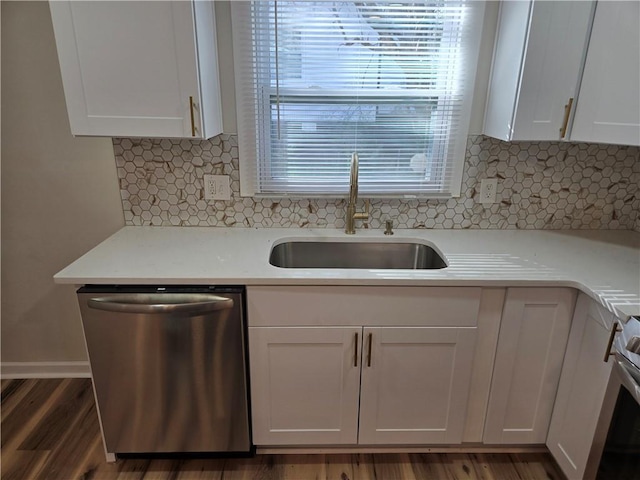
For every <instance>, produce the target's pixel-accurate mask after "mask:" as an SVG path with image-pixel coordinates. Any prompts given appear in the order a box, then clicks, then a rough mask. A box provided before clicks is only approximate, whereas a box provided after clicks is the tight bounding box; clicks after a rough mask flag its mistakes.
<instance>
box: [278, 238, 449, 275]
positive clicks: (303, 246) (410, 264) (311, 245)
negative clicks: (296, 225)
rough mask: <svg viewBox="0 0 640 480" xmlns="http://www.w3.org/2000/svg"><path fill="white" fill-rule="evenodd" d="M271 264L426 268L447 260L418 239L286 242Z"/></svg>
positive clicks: (438, 266)
mask: <svg viewBox="0 0 640 480" xmlns="http://www.w3.org/2000/svg"><path fill="white" fill-rule="evenodd" d="M269 263H270V264H271V265H274V266H276V267H282V268H360V269H374V270H375V269H403V270H425V269H427V270H428V269H438V268H445V267H446V266H447V263H446V262H445V261H444V259H443V258H442V257H441V256H440V255H438V252H436V251H435V250H434V249H433V248H431V247H430V246H428V245H423V244H421V243H414V242H396V243H391V242H301V241H291V242H284V243H280V244H278V245H276V246H274V247H273V248H272V249H271V255H270V256H269Z"/></svg>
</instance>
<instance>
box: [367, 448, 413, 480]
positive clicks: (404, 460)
mask: <svg viewBox="0 0 640 480" xmlns="http://www.w3.org/2000/svg"><path fill="white" fill-rule="evenodd" d="M373 466H374V467H373V468H374V476H375V478H378V479H383V478H390V479H391V478H398V479H400V478H401V479H406V480H416V477H415V473H414V472H413V467H412V466H411V461H410V460H409V455H408V454H388V453H383V454H376V455H374V456H373Z"/></svg>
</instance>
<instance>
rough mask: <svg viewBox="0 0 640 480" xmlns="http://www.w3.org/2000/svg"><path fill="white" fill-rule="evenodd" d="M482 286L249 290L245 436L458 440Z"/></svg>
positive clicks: (262, 441) (301, 440)
mask: <svg viewBox="0 0 640 480" xmlns="http://www.w3.org/2000/svg"><path fill="white" fill-rule="evenodd" d="M481 294H482V291H481V289H479V288H450V289H445V288H428V289H425V288H414V287H406V288H393V287H392V288H388V287H264V288H259V287H253V288H251V289H248V291H247V304H248V319H249V349H250V377H251V402H252V417H253V437H254V443H255V444H256V445H258V446H270V445H271V446H278V445H280V446H282V445H394V444H404V445H412V444H413V445H415V444H456V443H461V442H462V441H463V433H464V429H465V421H466V418H467V405H468V399H469V391H470V388H471V387H470V386H471V384H472V382H471V373H472V370H473V367H474V351H475V343H476V336H477V333H476V332H477V330H478V328H477V323H478V316H479V311H480V303H481ZM394 299H395V300H396V303H394V302H393V300H394ZM485 305H486V303H485ZM486 310H490V308H485V307H483V312H484V311H486ZM484 315H485V316H486V317H489V316H490V314H488V313H487V314H484ZM318 323H320V324H322V325H323V326H319V327H318V326H313V325H314V324H318ZM331 323H333V325H327V324H331ZM403 323H404V326H402V324H403ZM420 324H422V325H420ZM289 325H290V326H289ZM336 325H337V326H336ZM390 325H394V326H390ZM395 325H400V326H395ZM487 357H489V358H491V356H490V355H487ZM479 363H483V361H479Z"/></svg>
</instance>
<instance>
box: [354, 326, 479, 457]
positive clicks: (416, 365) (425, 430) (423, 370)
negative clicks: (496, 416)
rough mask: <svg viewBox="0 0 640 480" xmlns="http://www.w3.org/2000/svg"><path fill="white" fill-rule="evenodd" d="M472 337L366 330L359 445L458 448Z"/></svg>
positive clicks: (463, 330)
mask: <svg viewBox="0 0 640 480" xmlns="http://www.w3.org/2000/svg"><path fill="white" fill-rule="evenodd" d="M476 331H477V329H476V328H475V327H473V328H471V327H457V328H456V327H453V328H437V327H423V328H416V327H413V328H368V327H365V328H364V342H365V346H364V358H363V364H362V387H361V393H360V433H359V436H358V443H360V444H362V445H376V444H388V445H391V444H454V443H461V442H462V433H463V430H464V425H465V418H466V415H465V414H466V410H467V399H468V396H469V385H470V379H471V369H472V362H473V353H474V346H475V341H476ZM369 342H370V345H371V346H370V347H369ZM369 352H370V353H369ZM369 360H370V361H369Z"/></svg>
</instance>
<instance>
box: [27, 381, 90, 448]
mask: <svg viewBox="0 0 640 480" xmlns="http://www.w3.org/2000/svg"><path fill="white" fill-rule="evenodd" d="M92 399H93V390H92V387H91V380H89V379H81V380H80V381H75V382H71V383H70V384H69V385H68V386H67V388H65V390H64V391H63V392H62V394H61V396H60V398H59V402H58V403H57V404H56V405H55V406H52V408H50V409H49V411H48V412H47V414H46V415H45V416H44V417H43V419H42V421H41V422H40V423H39V424H38V425H37V426H36V428H35V429H34V430H33V431H32V432H31V433H30V434H29V435H28V436H27V438H26V439H25V440H24V442H22V444H21V445H20V446H19V447H18V448H19V449H20V450H52V449H53V448H54V447H55V446H56V445H57V444H58V443H59V437H60V436H61V435H62V436H64V435H65V434H66V432H67V430H68V429H69V428H73V426H74V425H75V419H76V417H77V416H78V413H79V412H82V411H83V408H85V409H86V407H87V406H88V405H90V404H91V402H92ZM96 415H97V414H96ZM96 420H97V416H96ZM97 425H98V424H97V422H96V426H97Z"/></svg>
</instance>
